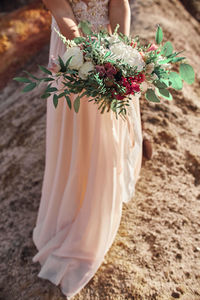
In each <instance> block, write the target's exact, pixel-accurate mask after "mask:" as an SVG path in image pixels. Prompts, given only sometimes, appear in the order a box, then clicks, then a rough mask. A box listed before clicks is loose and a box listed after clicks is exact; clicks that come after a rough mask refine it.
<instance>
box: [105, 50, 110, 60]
mask: <svg viewBox="0 0 200 300" xmlns="http://www.w3.org/2000/svg"><path fill="white" fill-rule="evenodd" d="M110 54H111V51H108V52H106V54H105V55H104V59H105V58H106V57H108V56H110Z"/></svg>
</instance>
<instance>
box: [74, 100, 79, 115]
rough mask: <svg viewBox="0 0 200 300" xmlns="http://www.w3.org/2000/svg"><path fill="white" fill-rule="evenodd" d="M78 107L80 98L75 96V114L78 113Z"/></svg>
mask: <svg viewBox="0 0 200 300" xmlns="http://www.w3.org/2000/svg"><path fill="white" fill-rule="evenodd" d="M79 107H80V97H79V96H77V97H76V99H75V100H74V110H75V112H76V113H77V112H78V111H79Z"/></svg>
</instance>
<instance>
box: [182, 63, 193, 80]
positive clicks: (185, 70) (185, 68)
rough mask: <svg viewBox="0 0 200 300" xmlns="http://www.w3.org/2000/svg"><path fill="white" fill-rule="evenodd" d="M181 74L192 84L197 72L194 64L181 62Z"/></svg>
mask: <svg viewBox="0 0 200 300" xmlns="http://www.w3.org/2000/svg"><path fill="white" fill-rule="evenodd" d="M180 75H181V78H182V79H183V80H184V81H185V82H187V83H188V84H192V83H193V82H194V79H195V73H194V69H193V68H192V66H190V65H188V64H181V65H180Z"/></svg>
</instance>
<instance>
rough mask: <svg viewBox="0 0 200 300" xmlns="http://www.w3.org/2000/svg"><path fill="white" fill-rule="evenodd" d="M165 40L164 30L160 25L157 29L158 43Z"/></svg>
mask: <svg viewBox="0 0 200 300" xmlns="http://www.w3.org/2000/svg"><path fill="white" fill-rule="evenodd" d="M162 40H163V31H162V28H161V27H160V26H158V28H157V31H156V44H158V45H159V44H160V43H162Z"/></svg>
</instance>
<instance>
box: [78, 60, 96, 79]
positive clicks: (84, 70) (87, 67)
mask: <svg viewBox="0 0 200 300" xmlns="http://www.w3.org/2000/svg"><path fill="white" fill-rule="evenodd" d="M93 70H94V65H93V63H92V62H91V61H86V62H85V63H84V64H83V65H82V66H81V68H80V69H79V72H78V75H79V77H80V78H81V79H84V80H85V79H87V78H88V75H89V72H90V71H93Z"/></svg>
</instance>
